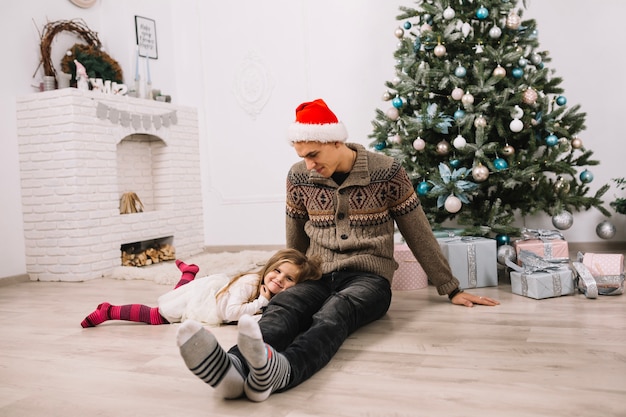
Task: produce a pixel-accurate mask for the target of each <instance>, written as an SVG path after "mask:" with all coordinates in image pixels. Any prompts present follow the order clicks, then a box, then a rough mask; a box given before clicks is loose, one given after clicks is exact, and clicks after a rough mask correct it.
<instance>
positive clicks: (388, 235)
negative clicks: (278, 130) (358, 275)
mask: <svg viewBox="0 0 626 417" xmlns="http://www.w3.org/2000/svg"><path fill="white" fill-rule="evenodd" d="M347 145H348V147H349V148H351V149H353V150H355V151H357V158H356V161H355V163H354V167H353V168H352V171H351V172H350V174H349V175H348V177H347V178H346V179H345V181H344V182H343V184H341V185H340V186H338V185H337V184H336V183H335V181H334V180H333V179H332V178H324V177H322V176H321V175H320V174H318V173H317V172H315V171H308V170H307V169H306V164H305V162H304V161H300V162H298V163H296V164H294V165H293V166H292V167H291V170H290V171H289V174H288V176H287V198H286V202H287V216H286V219H287V220H286V221H287V224H286V226H287V228H286V232H287V246H288V247H292V248H296V249H299V250H300V251H302V252H304V253H306V254H307V255H319V256H321V258H322V259H323V272H324V273H328V272H332V271H340V270H356V271H365V272H371V273H374V274H377V275H381V276H383V277H385V278H387V279H388V280H389V281H390V282H391V280H392V279H393V273H394V271H395V270H396V269H397V268H398V263H397V262H396V261H395V259H394V257H393V252H394V231H395V229H394V222H395V224H396V225H397V226H398V230H399V231H400V233H401V234H402V236H403V237H404V239H405V240H406V243H407V245H408V246H409V248H410V249H411V252H412V253H413V254H414V255H415V258H416V259H417V260H418V262H419V263H420V265H421V266H422V267H423V268H424V271H425V272H426V274H427V275H428V279H429V280H430V282H431V283H432V284H433V285H435V286H436V288H437V291H438V293H439V294H441V295H443V294H449V293H450V292H451V291H452V290H454V289H455V288H457V287H458V285H459V281H458V280H457V279H456V278H455V277H454V276H453V275H452V272H451V270H450V266H449V264H448V261H447V260H446V258H445V257H444V255H443V253H442V252H441V249H440V247H439V244H438V242H437V239H436V238H435V236H434V235H433V233H432V230H431V228H430V224H429V223H428V220H427V218H426V216H425V214H424V211H423V210H422V206H421V205H420V201H419V199H418V197H417V194H416V193H415V190H414V189H413V185H412V184H411V180H410V179H409V177H408V175H407V174H406V171H405V170H404V168H402V166H401V165H400V164H399V163H398V162H397V161H396V160H395V159H394V158H392V157H389V156H386V155H383V154H379V153H374V152H370V151H367V150H366V149H365V148H364V147H363V146H361V145H358V144H353V143H350V144H347Z"/></svg>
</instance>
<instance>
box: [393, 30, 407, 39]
mask: <svg viewBox="0 0 626 417" xmlns="http://www.w3.org/2000/svg"><path fill="white" fill-rule="evenodd" d="M393 34H394V35H395V37H396V38H398V39H402V38H403V37H404V29H402V28H397V29H396V30H395V32H393Z"/></svg>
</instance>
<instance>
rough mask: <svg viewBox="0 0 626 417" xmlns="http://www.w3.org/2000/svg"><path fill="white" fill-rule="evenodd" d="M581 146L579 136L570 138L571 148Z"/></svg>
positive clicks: (581, 142)
mask: <svg viewBox="0 0 626 417" xmlns="http://www.w3.org/2000/svg"><path fill="white" fill-rule="evenodd" d="M582 147H583V141H582V139H581V138H578V137H576V138H574V139H572V148H574V149H580V148H582Z"/></svg>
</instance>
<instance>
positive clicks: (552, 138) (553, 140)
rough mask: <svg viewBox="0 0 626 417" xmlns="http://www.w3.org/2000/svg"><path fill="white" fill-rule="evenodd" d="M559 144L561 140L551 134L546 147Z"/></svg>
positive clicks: (547, 138)
mask: <svg viewBox="0 0 626 417" xmlns="http://www.w3.org/2000/svg"><path fill="white" fill-rule="evenodd" d="M558 143H559V138H557V137H556V135H555V134H550V135H548V136H547V137H546V145H548V146H555V145H556V144H558Z"/></svg>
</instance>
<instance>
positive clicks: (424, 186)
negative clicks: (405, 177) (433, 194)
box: [415, 181, 430, 195]
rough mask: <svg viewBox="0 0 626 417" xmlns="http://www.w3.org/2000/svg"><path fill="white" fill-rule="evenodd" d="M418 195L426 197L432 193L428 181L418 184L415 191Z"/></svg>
mask: <svg viewBox="0 0 626 417" xmlns="http://www.w3.org/2000/svg"><path fill="white" fill-rule="evenodd" d="M415 191H416V192H417V195H426V194H428V191H430V184H429V183H428V182H427V181H422V182H420V183H419V184H417V188H416V190H415Z"/></svg>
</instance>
